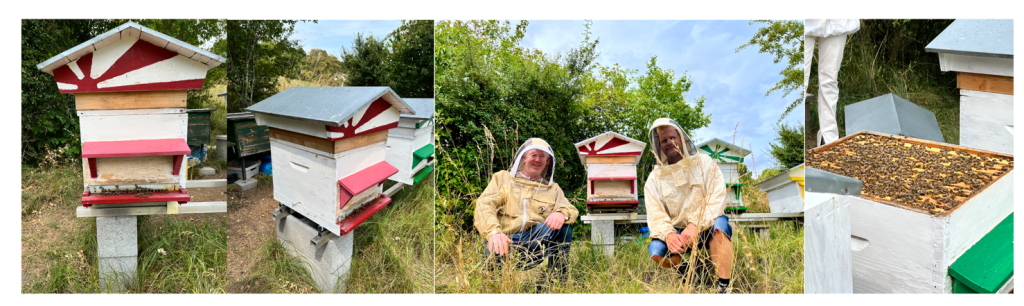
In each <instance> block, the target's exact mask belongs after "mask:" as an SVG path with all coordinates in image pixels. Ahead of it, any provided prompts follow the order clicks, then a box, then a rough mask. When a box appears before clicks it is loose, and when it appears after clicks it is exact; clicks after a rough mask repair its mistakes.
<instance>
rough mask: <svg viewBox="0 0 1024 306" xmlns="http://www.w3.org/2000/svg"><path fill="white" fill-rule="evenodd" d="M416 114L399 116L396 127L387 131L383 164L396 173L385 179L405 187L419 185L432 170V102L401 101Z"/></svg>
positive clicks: (418, 100) (430, 100)
mask: <svg viewBox="0 0 1024 306" xmlns="http://www.w3.org/2000/svg"><path fill="white" fill-rule="evenodd" d="M403 100H404V101H405V102H406V103H408V104H409V106H410V107H412V109H413V110H414V111H415V112H416V114H415V115H407V114H402V115H401V117H400V118H399V120H398V127H396V128H393V129H390V130H388V156H387V161H388V163H389V164H391V165H392V166H395V168H398V173H395V175H392V176H391V177H390V178H389V179H390V180H392V181H396V182H400V183H402V184H406V185H412V184H415V183H419V181H420V180H422V179H423V178H424V177H426V176H427V175H429V174H430V172H431V171H433V170H434V167H432V166H429V165H428V164H429V163H430V162H431V161H433V158H434V99H403Z"/></svg>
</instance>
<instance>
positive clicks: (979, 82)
mask: <svg viewBox="0 0 1024 306" xmlns="http://www.w3.org/2000/svg"><path fill="white" fill-rule="evenodd" d="M956 88H960V89H968V90H976V91H984V92H994V93H1001V94H1007V95H1012V94H1013V77H1006V76H998V75H988V74H977V73H968V72H957V74H956Z"/></svg>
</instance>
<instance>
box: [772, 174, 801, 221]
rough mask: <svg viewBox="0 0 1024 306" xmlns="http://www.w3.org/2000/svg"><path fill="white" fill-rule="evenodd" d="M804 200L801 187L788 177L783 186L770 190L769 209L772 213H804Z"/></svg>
mask: <svg viewBox="0 0 1024 306" xmlns="http://www.w3.org/2000/svg"><path fill="white" fill-rule="evenodd" d="M803 200H804V199H803V195H801V194H800V185H799V184H797V182H796V181H793V180H789V178H788V177H787V178H786V181H785V182H784V183H783V184H782V185H780V186H778V187H775V189H771V190H768V208H769V209H770V210H771V212H772V213H789V212H801V211H804V203H803Z"/></svg>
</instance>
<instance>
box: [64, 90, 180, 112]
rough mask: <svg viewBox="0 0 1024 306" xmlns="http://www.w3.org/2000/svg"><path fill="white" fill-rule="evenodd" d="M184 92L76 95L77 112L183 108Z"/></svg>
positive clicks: (124, 92)
mask: <svg viewBox="0 0 1024 306" xmlns="http://www.w3.org/2000/svg"><path fill="white" fill-rule="evenodd" d="M185 100H186V91H184V90H166V91H122V92H91V93H76V94H75V108H76V109H77V110H102V109H140V108H177V107H180V108H184V107H185Z"/></svg>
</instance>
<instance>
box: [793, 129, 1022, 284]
mask: <svg viewBox="0 0 1024 306" xmlns="http://www.w3.org/2000/svg"><path fill="white" fill-rule="evenodd" d="M859 135H877V136H886V137H887V136H889V135H884V134H880V133H873V132H859V133H856V134H853V135H849V136H847V137H844V138H842V139H839V140H838V141H835V142H833V143H830V144H828V145H825V146H822V147H818V148H815V149H813V150H811V151H808V156H809V157H810V156H813V155H815V154H818V153H819V152H821V151H822V150H824V149H827V148H829V147H831V146H836V145H839V144H842V143H843V142H844V141H849V140H850V139H852V138H855V137H857V136H859ZM896 138H897V139H900V140H901V141H903V142H907V143H912V144H922V145H925V146H927V147H931V148H944V149H954V148H955V149H957V150H958V151H959V152H966V153H968V154H977V155H979V156H983V157H998V158H1004V159H1010V160H1012V159H1013V157H1012V156H1010V155H1007V154H1002V153H997V152H990V151H981V150H976V149H971V148H965V147H959V146H953V145H949V144H944V143H938V142H932V141H927V140H919V139H913V138H902V137H896ZM808 160H810V159H808ZM926 174H927V175H937V173H926ZM926 178H927V177H926ZM980 190H981V191H980V192H978V193H975V194H973V195H972V196H970V197H968V198H966V200H965V201H964V202H963V204H961V205H960V206H957V207H956V208H953V209H952V210H951V211H948V212H944V213H939V214H934V215H933V214H929V213H928V212H927V211H922V210H921V209H917V208H908V207H905V206H903V205H900V204H896V203H892V202H889V201H886V200H882V199H878V198H874V197H868V196H864V195H862V196H861V197H849V202H850V235H851V249H852V253H851V260H852V271H853V291H854V292H856V293H950V292H951V291H952V285H953V282H952V279H951V278H950V277H949V274H948V269H949V266H950V265H951V264H952V263H953V262H954V261H956V259H957V258H958V257H959V256H960V255H962V254H963V253H964V252H965V251H967V249H969V248H970V247H971V246H973V245H974V244H975V243H976V242H977V241H978V240H980V239H981V237H983V236H984V235H985V234H986V233H988V232H989V231H990V230H992V229H993V228H995V226H996V225H997V224H999V222H1000V221H1002V220H1003V219H1005V218H1006V217H1007V216H1008V215H1009V214H1010V213H1012V212H1013V170H1010V171H1009V172H1007V173H1005V174H1004V175H1002V176H1001V177H999V178H997V179H996V180H995V181H993V182H991V183H989V184H988V185H986V186H983V187H981V189H980Z"/></svg>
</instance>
